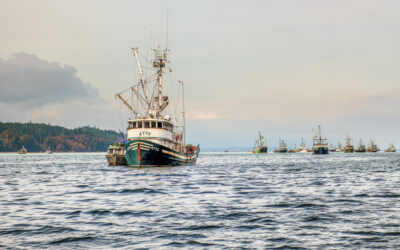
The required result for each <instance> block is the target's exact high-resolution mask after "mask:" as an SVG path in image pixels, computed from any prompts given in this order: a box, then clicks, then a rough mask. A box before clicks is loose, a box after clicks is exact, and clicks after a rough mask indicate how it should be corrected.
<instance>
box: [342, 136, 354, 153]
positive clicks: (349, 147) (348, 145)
mask: <svg viewBox="0 0 400 250" xmlns="http://www.w3.org/2000/svg"><path fill="white" fill-rule="evenodd" d="M344 141H345V144H346V145H345V146H344V150H343V152H344V153H354V146H353V144H352V142H351V138H350V136H349V135H347V134H346V137H345V139H344Z"/></svg>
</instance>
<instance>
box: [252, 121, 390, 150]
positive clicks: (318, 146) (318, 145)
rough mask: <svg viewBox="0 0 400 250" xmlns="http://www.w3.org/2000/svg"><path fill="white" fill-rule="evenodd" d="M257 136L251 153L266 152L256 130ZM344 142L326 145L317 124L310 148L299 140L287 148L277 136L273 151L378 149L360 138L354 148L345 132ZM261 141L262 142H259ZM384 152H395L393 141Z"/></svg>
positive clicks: (265, 144) (319, 126)
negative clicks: (292, 146) (290, 147)
mask: <svg viewBox="0 0 400 250" xmlns="http://www.w3.org/2000/svg"><path fill="white" fill-rule="evenodd" d="M258 134H259V136H258V138H257V139H256V142H255V144H254V148H253V153H254V154H260V153H267V152H268V150H263V151H261V150H260V148H261V147H262V148H266V149H268V146H267V143H266V141H265V139H264V137H263V136H261V132H260V131H259V132H258ZM344 141H345V143H344V146H342V144H341V142H338V143H337V144H336V145H333V144H331V145H330V146H328V140H327V139H326V138H325V137H323V136H322V135H321V125H320V124H318V127H317V130H315V129H313V146H312V148H311V149H308V148H307V147H306V145H305V143H304V141H303V139H302V140H301V144H300V146H299V148H297V147H296V145H295V146H294V148H293V149H290V150H288V147H287V143H286V142H285V141H284V140H283V139H281V138H280V137H279V148H277V149H275V150H274V151H273V152H274V153H307V152H312V153H313V154H318V155H320V154H329V153H330V152H343V153H365V152H371V153H376V152H379V151H380V149H379V148H378V146H377V145H376V144H375V142H374V141H373V140H372V139H371V140H370V141H369V143H368V144H367V145H365V143H364V142H363V140H362V139H360V141H359V143H358V145H357V147H356V148H355V146H354V143H353V140H352V139H351V137H350V136H349V135H348V134H346V135H345V140H344ZM260 142H262V144H261V143H260ZM385 152H396V147H395V146H394V143H390V144H389V147H388V148H387V149H386V150H385Z"/></svg>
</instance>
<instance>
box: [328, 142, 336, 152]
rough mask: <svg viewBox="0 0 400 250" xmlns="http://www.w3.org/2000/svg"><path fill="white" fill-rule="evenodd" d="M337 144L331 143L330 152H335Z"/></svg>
mask: <svg viewBox="0 0 400 250" xmlns="http://www.w3.org/2000/svg"><path fill="white" fill-rule="evenodd" d="M335 150H336V149H335V146H334V145H333V144H330V145H329V152H335Z"/></svg>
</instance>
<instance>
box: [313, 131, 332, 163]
mask: <svg viewBox="0 0 400 250" xmlns="http://www.w3.org/2000/svg"><path fill="white" fill-rule="evenodd" d="M313 134H314V137H313V154H316V155H322V154H329V148H328V140H327V139H326V138H323V137H322V136H321V125H320V124H318V132H316V131H315V130H314V129H313Z"/></svg>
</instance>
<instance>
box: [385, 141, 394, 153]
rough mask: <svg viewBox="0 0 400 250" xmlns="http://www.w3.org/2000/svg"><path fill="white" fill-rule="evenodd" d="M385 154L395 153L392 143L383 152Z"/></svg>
mask: <svg viewBox="0 0 400 250" xmlns="http://www.w3.org/2000/svg"><path fill="white" fill-rule="evenodd" d="M385 152H391V153H394V152H396V147H395V146H394V143H390V144H389V147H388V148H387V149H386V150H385Z"/></svg>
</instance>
